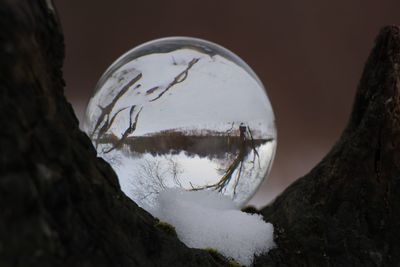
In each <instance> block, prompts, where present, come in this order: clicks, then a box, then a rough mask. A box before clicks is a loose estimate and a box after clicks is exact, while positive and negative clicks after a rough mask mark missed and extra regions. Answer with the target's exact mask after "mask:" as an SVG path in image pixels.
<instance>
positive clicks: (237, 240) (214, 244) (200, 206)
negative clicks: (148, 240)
mask: <svg viewBox="0 0 400 267" xmlns="http://www.w3.org/2000/svg"><path fill="white" fill-rule="evenodd" d="M150 212H151V213H152V214H153V216H155V217H158V218H159V219H160V220H161V221H164V222H167V223H169V224H171V225H173V226H174V227H175V229H176V232H177V234H178V237H179V239H180V240H181V241H182V242H183V243H185V244H186V245H187V246H188V247H192V248H213V249H216V250H217V251H218V252H219V253H221V254H222V255H224V256H225V257H227V258H231V259H234V260H236V261H237V262H238V263H240V264H242V265H245V266H250V265H251V264H252V262H253V258H254V256H255V255H260V254H261V253H265V252H267V251H268V250H270V249H271V248H273V247H274V246H275V244H274V241H273V232H274V227H273V225H272V224H270V223H266V222H264V221H263V219H262V216H260V215H256V214H248V213H244V212H242V211H240V210H238V208H237V207H236V206H235V204H234V203H233V202H232V200H231V199H230V198H228V197H226V196H223V195H221V194H218V193H217V192H214V191H184V190H182V189H167V190H165V191H163V192H161V193H160V195H159V197H158V206H156V208H154V209H152V210H150Z"/></svg>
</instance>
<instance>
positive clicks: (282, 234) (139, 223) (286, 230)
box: [0, 0, 400, 267]
mask: <svg viewBox="0 0 400 267" xmlns="http://www.w3.org/2000/svg"><path fill="white" fill-rule="evenodd" d="M0 29H1V30H0V125H1V127H0V266H5V267H7V266H96V267H97V266H129V267H131V266H229V263H227V261H225V259H223V258H221V257H220V256H218V257H217V256H215V255H214V256H212V255H210V254H209V253H208V252H205V251H202V250H195V249H189V248H187V247H186V246H185V245H183V244H182V243H181V242H180V241H179V240H178V239H177V238H176V237H175V236H174V235H173V231H172V234H171V231H163V230H162V228H160V227H157V225H159V224H157V220H156V219H154V218H153V217H152V216H150V215H149V214H148V213H146V212H145V211H144V210H142V209H140V208H139V207H138V206H137V205H136V204H135V203H133V202H132V201H130V200H129V199H128V198H127V197H125V195H124V194H123V193H122V192H121V190H120V188H119V185H118V180H117V177H116V175H115V173H114V172H113V171H112V169H111V168H110V166H109V165H108V164H107V163H105V162H104V161H103V160H102V159H100V158H97V157H96V151H95V149H94V148H93V146H92V144H91V142H90V140H89V138H88V137H87V136H86V135H85V134H83V133H82V132H81V131H80V130H79V128H78V121H77V119H76V117H75V116H74V114H73V111H72V108H71V106H70V105H69V104H68V103H67V102H66V100H65V98H64V95H63V87H64V82H63V79H62V72H61V68H62V63H63V57H64V44H63V36H62V33H61V29H60V27H59V23H58V20H57V17H56V14H55V12H54V8H53V7H52V6H51V2H50V1H49V0H47V1H45V0H37V1H30V0H12V1H11V0H4V1H0ZM399 63H400V33H399V28H397V27H386V28H384V29H383V30H382V32H381V33H380V35H379V36H378V38H377V41H376V47H375V48H374V50H373V51H372V54H371V56H370V58H369V60H368V63H367V65H366V67H365V71H364V74H363V77H362V79H361V82H360V85H359V89H358V93H357V96H356V101H355V104H354V110H353V114H352V116H351V119H350V122H349V125H348V127H347V129H346V130H345V131H344V133H343V135H342V137H341V138H340V140H339V142H338V143H337V144H336V145H335V146H334V148H333V149H332V151H331V152H330V153H329V154H328V155H327V156H326V157H325V159H323V160H322V162H321V163H320V164H319V165H318V166H316V167H315V168H314V169H313V170H312V171H311V172H310V173H309V174H308V175H306V176H305V177H303V178H301V179H299V180H298V181H297V182H295V183H294V184H293V185H292V186H290V187H289V188H288V189H287V190H286V191H285V192H284V193H283V194H282V195H281V196H280V197H278V198H277V200H276V201H275V202H274V203H273V204H272V205H270V206H268V207H266V208H265V209H263V210H262V213H263V214H264V216H265V218H267V220H268V221H272V222H273V223H274V225H275V228H276V242H277V244H278V247H277V248H276V249H274V250H272V251H271V252H270V253H269V254H267V255H263V256H260V257H258V258H256V262H255V265H256V266H396V265H398V264H399V263H400V243H399V240H400V234H399V233H400V230H399V229H400V225H399V221H400V215H399V212H398V211H399V210H400V196H399V194H398V192H400V180H399V179H400V168H399V167H400V166H399V164H400V162H399V160H400V156H399V155H400V153H399V151H400V123H399V116H400V98H399V91H400V82H399V79H400V76H399ZM168 232H169V233H168Z"/></svg>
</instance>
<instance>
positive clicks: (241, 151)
mask: <svg viewBox="0 0 400 267" xmlns="http://www.w3.org/2000/svg"><path fill="white" fill-rule="evenodd" d="M83 128H84V130H85V131H86V132H87V133H88V135H89V136H90V137H91V139H92V141H93V143H94V145H95V146H96V149H97V151H98V153H99V156H101V157H103V158H104V159H105V160H106V161H108V162H109V163H110V164H111V166H112V167H113V168H114V170H115V171H116V173H117V174H118V177H119V179H120V184H121V187H122V190H123V191H124V192H125V193H126V194H127V195H128V196H129V197H130V198H132V199H133V200H134V201H135V202H137V203H138V204H139V205H141V206H143V207H152V206H153V205H155V201H156V198H157V195H158V193H159V192H161V191H163V190H164V189H166V188H174V187H179V188H183V189H186V190H193V191H196V190H215V191H217V192H220V193H221V194H224V195H227V196H229V197H231V199H232V200H233V201H234V202H235V203H236V204H237V205H238V206H242V205H244V204H245V203H246V201H248V199H249V198H250V197H251V196H252V195H253V194H254V193H255V191H256V190H257V188H258V187H259V185H260V184H261V182H262V181H263V179H264V178H265V176H266V175H267V174H268V172H269V170H270V168H271V164H272V161H273V157H274V154H275V148H276V129H275V121H274V114H273V111H272V107H271V104H270V102H269V99H268V97H267V94H266V92H265V89H264V87H263V85H262V83H261V82H260V81H259V79H258V78H257V76H256V75H255V74H254V72H253V71H252V70H251V69H250V68H249V67H248V66H247V65H246V63H244V62H243V61H242V60H241V59H240V58H238V57H237V56H236V55H234V54H233V53H231V52H230V51H228V50H226V49H224V48H222V47H220V46H218V45H215V44H213V43H210V42H207V41H203V40H199V39H193V38H166V39H160V40H156V41H153V42H150V43H147V44H144V45H142V46H139V47H137V48H135V49H133V50H131V51H129V52H128V53H127V54H125V55H124V56H122V57H121V58H119V59H118V60H117V61H116V62H115V63H114V64H113V65H111V67H110V68H109V69H108V70H107V71H106V73H105V74H104V75H103V77H102V78H101V79H100V81H99V83H98V85H97V88H96V90H95V93H94V95H93V97H92V98H91V100H90V101H89V104H88V107H87V110H86V116H85V120H84V125H83Z"/></svg>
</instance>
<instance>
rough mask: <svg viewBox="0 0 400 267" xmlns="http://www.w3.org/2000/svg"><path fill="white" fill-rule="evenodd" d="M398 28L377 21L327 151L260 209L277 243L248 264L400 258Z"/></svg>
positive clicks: (396, 262) (374, 262)
mask: <svg viewBox="0 0 400 267" xmlns="http://www.w3.org/2000/svg"><path fill="white" fill-rule="evenodd" d="M399 64H400V31H399V28H398V27H396V26H389V27H385V28H383V29H382V30H381V32H380V34H379V35H378V37H377V39H376V44H375V47H374V49H373V50H372V52H371V55H370V56H369V59H368V61H367V63H366V66H365V69H364V72H363V75H362V78H361V81H360V83H359V86H358V90H357V94H356V98H355V103H354V107H353V111H352V114H351V117H350V121H349V123H348V126H347V128H346V129H345V130H344V132H343V134H342V136H341V137H340V139H339V141H338V142H337V143H336V145H335V146H334V147H333V148H332V150H331V151H330V152H329V154H328V155H327V156H326V157H325V158H324V159H323V160H322V161H321V162H320V163H319V164H318V165H317V166H316V167H315V168H314V169H313V170H311V172H310V173H309V174H307V175H305V176H304V177H302V178H300V179H299V180H297V181H296V182H295V183H294V184H292V185H291V186H290V187H289V188H287V189H286V191H284V192H283V193H282V194H281V196H279V197H278V198H277V199H276V200H275V201H274V202H273V204H271V205H270V206H268V207H266V208H264V209H263V210H262V214H263V215H264V217H265V218H268V220H269V221H271V222H272V223H273V224H274V226H275V230H276V233H275V234H276V236H275V238H276V241H277V244H278V248H277V249H275V250H273V251H271V252H270V253H269V254H268V255H265V256H262V257H259V258H258V259H257V263H256V264H255V265H256V266H400V242H399V240H400V194H399V192H400V72H399V71H400V69H399V67H400V66H399Z"/></svg>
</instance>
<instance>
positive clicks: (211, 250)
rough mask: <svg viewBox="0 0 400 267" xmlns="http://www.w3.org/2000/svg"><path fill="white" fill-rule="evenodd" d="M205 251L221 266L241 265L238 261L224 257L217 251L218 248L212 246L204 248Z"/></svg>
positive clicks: (235, 266) (240, 266) (234, 266)
mask: <svg viewBox="0 0 400 267" xmlns="http://www.w3.org/2000/svg"><path fill="white" fill-rule="evenodd" d="M204 250H205V251H207V252H208V253H209V254H210V255H211V257H213V259H214V260H215V261H216V262H218V263H219V264H221V265H222V266H227V267H243V266H242V265H240V264H239V263H237V262H236V261H234V260H228V259H226V258H225V257H224V256H223V255H222V254H221V253H219V252H218V250H216V249H214V248H205V249H204Z"/></svg>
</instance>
